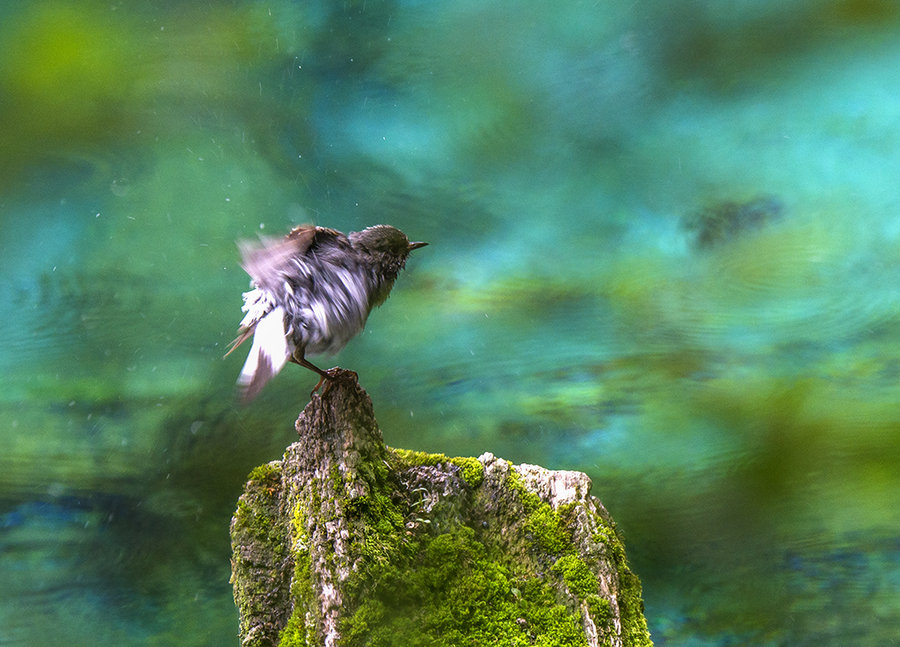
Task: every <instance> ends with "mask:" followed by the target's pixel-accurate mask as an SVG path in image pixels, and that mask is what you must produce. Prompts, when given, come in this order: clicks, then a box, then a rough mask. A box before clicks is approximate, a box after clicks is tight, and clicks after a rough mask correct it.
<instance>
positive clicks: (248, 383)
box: [238, 306, 292, 400]
mask: <svg viewBox="0 0 900 647" xmlns="http://www.w3.org/2000/svg"><path fill="white" fill-rule="evenodd" d="M291 345H292V344H289V342H288V339H287V335H286V334H285V330H284V309H283V308H281V307H280V306H279V307H277V308H275V309H273V310H272V311H271V312H269V313H268V314H266V316H264V317H263V318H262V319H260V320H259V323H257V324H256V328H255V329H254V330H253V346H251V348H250V354H249V355H248V356H247V361H246V362H244V368H242V369H241V374H240V375H239V376H238V384H239V385H240V386H241V388H242V389H243V390H244V397H245V399H248V400H249V399H251V398H253V397H254V396H255V395H256V394H257V393H259V391H260V389H262V387H263V385H265V383H266V382H268V381H269V380H270V379H272V378H273V377H274V376H275V375H277V374H278V371H280V370H281V369H282V368H284V365H285V363H286V362H287V360H288V358H289V357H290V356H291V348H290V346H291Z"/></svg>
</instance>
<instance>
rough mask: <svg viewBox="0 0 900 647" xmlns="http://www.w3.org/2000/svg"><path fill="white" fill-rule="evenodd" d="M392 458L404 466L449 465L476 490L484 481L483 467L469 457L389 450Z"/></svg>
mask: <svg viewBox="0 0 900 647" xmlns="http://www.w3.org/2000/svg"><path fill="white" fill-rule="evenodd" d="M390 451H391V453H392V454H393V455H394V457H396V458H398V459H399V460H400V462H401V463H403V465H405V466H409V467H411V466H414V465H442V464H444V463H451V464H453V465H456V466H457V467H458V468H459V469H460V476H462V479H463V481H465V482H466V484H467V485H468V486H469V487H471V488H473V489H474V488H477V487H478V486H479V485H481V483H482V481H484V465H483V464H482V462H481V461H479V460H478V459H477V458H472V457H471V456H456V457H454V458H450V457H448V456H447V455H446V454H431V453H428V452H417V451H413V450H410V449H391V450H390Z"/></svg>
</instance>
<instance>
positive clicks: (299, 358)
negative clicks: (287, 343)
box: [291, 348, 331, 397]
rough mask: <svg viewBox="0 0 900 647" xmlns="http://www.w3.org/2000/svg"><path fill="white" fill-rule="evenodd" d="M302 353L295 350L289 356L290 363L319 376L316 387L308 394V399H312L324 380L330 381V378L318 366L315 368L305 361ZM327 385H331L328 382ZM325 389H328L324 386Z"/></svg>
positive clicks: (299, 350)
mask: <svg viewBox="0 0 900 647" xmlns="http://www.w3.org/2000/svg"><path fill="white" fill-rule="evenodd" d="M303 353H304V351H303V349H302V348H299V349H297V350H295V351H294V354H293V355H291V361H292V362H294V364H299V365H300V366H302V367H304V368H308V369H309V370H311V371H315V372H316V373H318V374H319V381H318V382H316V386H315V387H314V388H313V390H312V392H311V393H310V394H309V397H312V396H313V395H314V394H315V393H316V391H318V390H319V389H320V388H321V387H322V383H323V382H324V381H325V380H330V379H331V376H330V375H328V373H326V372H325V371H323V370H322V369H320V368H319V367H318V366H316V365H315V364H313V363H312V362H310V361H309V360H308V359H306V357H304V356H303ZM329 384H331V383H330V382H329ZM325 389H326V390H327V389H328V387H327V386H326V387H325Z"/></svg>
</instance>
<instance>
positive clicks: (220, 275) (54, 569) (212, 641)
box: [0, 0, 900, 647]
mask: <svg viewBox="0 0 900 647" xmlns="http://www.w3.org/2000/svg"><path fill="white" fill-rule="evenodd" d="M0 51H2V58H0V250H2V254H0V276H2V282H0V317H2V321H3V329H4V335H3V344H2V347H0V387H2V388H0V434H2V435H0V438H2V444H3V449H2V451H0V582H2V583H3V586H2V587H0V645H27V646H29V647H31V646H34V647H40V646H44V645H47V646H49V645H54V646H55V645H58V644H60V643H61V642H62V643H65V644H68V645H92V646H105V645H116V646H122V645H178V646H193V645H197V646H199V645H210V646H212V645H215V646H220V645H229V644H234V645H236V644H237V643H238V640H237V636H236V635H237V616H236V611H235V609H234V605H233V602H232V599H231V588H230V585H229V582H228V578H229V573H230V570H229V555H230V548H229V539H228V523H229V519H230V514H231V511H232V510H233V508H234V505H235V501H236V499H237V496H238V495H239V493H240V491H241V487H242V484H243V481H244V479H245V477H246V475H247V473H248V472H249V471H250V469H252V468H253V467H254V466H256V465H258V464H260V463H262V462H265V461H268V460H272V459H275V458H278V457H280V455H281V453H282V451H283V449H284V447H285V446H286V445H287V444H288V443H290V442H292V440H293V438H294V435H295V432H294V430H293V424H292V423H293V420H294V419H295V418H296V416H297V414H298V412H299V411H300V409H301V408H302V407H303V406H304V405H305V404H306V402H307V401H308V392H309V389H310V388H311V387H312V386H313V384H314V383H315V381H316V380H315V376H314V375H313V374H312V373H310V372H308V371H304V370H301V369H298V368H297V367H294V366H289V367H287V369H286V370H285V371H284V373H283V374H281V375H280V376H279V377H278V378H277V379H276V380H274V381H273V382H272V383H271V384H270V385H269V386H267V387H266V389H265V391H264V392H263V394H262V395H261V396H260V398H259V399H258V400H257V401H255V402H254V403H253V404H252V405H250V406H248V407H241V406H239V405H238V404H237V403H236V401H235V398H234V392H233V385H234V380H235V378H236V376H237V373H238V371H239V370H240V366H241V363H242V361H243V354H242V353H236V355H235V356H231V357H229V358H227V359H226V360H224V361H223V359H222V355H223V353H224V351H225V347H226V345H227V343H228V342H229V341H230V340H231V339H232V338H233V337H234V334H235V329H236V326H237V323H238V321H239V320H240V317H241V312H240V306H241V292H242V291H243V290H245V289H246V287H247V277H246V275H245V274H244V273H243V271H242V270H241V268H240V267H239V265H238V254H237V249H236V247H235V240H236V239H239V238H253V237H255V236H256V235H258V234H265V235H280V234H282V233H284V232H286V231H287V230H288V229H289V228H290V227H291V226H293V225H294V224H298V223H302V222H314V223H316V224H319V225H323V226H329V227H334V228H338V229H342V230H344V231H347V230H357V229H360V228H362V227H365V226H367V225H371V224H376V223H381V222H385V223H389V224H392V225H395V226H397V227H400V228H401V229H403V230H404V231H405V232H406V233H408V234H409V236H410V237H411V238H412V239H416V240H426V241H429V242H430V243H431V245H430V246H429V247H427V248H425V249H424V250H421V251H419V252H416V253H415V255H414V256H413V257H412V259H411V260H410V262H409V264H408V267H407V270H406V271H405V272H404V273H403V274H402V275H401V277H400V279H399V281H398V283H397V285H396V287H395V290H394V293H393V294H392V296H391V298H390V300H389V301H388V302H387V303H386V304H385V306H384V307H383V308H381V309H379V310H377V311H376V312H375V313H373V315H372V317H371V318H370V321H369V325H368V327H367V328H366V330H365V332H364V333H363V334H362V335H360V337H359V338H357V339H356V340H354V341H353V342H351V344H350V345H349V346H348V347H347V348H346V349H345V350H344V351H343V352H342V353H341V354H340V355H339V356H338V357H336V358H334V359H330V358H320V361H319V362H318V363H319V364H320V365H325V366H331V365H333V364H340V365H341V366H344V367H347V368H352V369H353V370H356V371H357V372H358V373H359V375H360V380H361V382H362V384H363V386H364V387H365V388H366V389H367V390H368V391H369V393H370V394H371V396H372V398H373V401H374V403H375V411H376V414H377V416H378V419H379V422H380V425H381V427H382V430H383V432H384V435H385V439H386V441H387V442H388V443H389V444H390V445H393V446H399V447H409V448H413V449H423V450H429V451H440V452H446V453H450V454H458V455H479V454H481V453H482V452H484V451H491V452H493V453H495V454H497V455H500V456H503V457H505V458H508V459H510V460H512V461H514V462H531V463H539V464H541V465H544V466H546V467H550V468H554V469H577V470H583V471H585V472H587V473H588V474H589V475H590V476H591V478H592V479H593V482H594V494H596V495H597V496H599V497H600V498H601V499H602V501H603V502H604V503H605V504H606V506H607V507H608V508H609V510H610V511H611V513H612V514H613V516H614V517H615V519H616V520H617V522H618V524H619V527H620V529H621V530H622V532H623V534H624V536H625V540H626V546H627V549H628V554H629V557H630V559H631V562H632V566H633V568H634V570H635V571H636V572H637V574H638V575H639V576H640V577H641V580H642V582H643V585H644V597H645V602H646V613H647V618H648V622H649V626H650V630H651V632H652V634H653V639H654V641H655V643H656V644H657V645H689V646H704V647H705V646H712V645H739V644H740V645H744V644H746V645H849V644H853V645H862V646H868V645H872V646H874V645H888V644H896V643H897V641H898V638H897V637H898V636H900V505H898V499H900V496H898V495H900V410H898V406H897V404H898V400H900V386H898V379H900V358H898V339H900V218H898V213H900V186H898V184H900V182H898V178H900V153H898V150H900V6H898V5H896V3H893V2H889V1H887V0H798V1H795V2H791V3H784V2H767V1H753V2H750V1H742V2H741V1H739V2H729V3H718V2H710V1H707V2H702V1H699V0H698V1H688V2H677V3H674V2H642V1H637V2H628V3H624V2H620V3H596V2H581V1H577V0H566V1H565V2H541V1H538V0H523V1H520V2H516V3H498V2H485V1H483V0H479V1H475V0H469V1H466V0H448V1H446V2H418V1H409V2H400V1H397V2H385V1H377V0H362V1H355V0H352V1H347V2H315V1H312V2H288V1H287V0H272V1H269V2H251V1H247V0H245V1H235V2H211V3H202V4H201V3H194V2H145V3H129V2H99V1H97V0H86V1H84V2H79V3H77V4H76V3H68V2H47V1H38V2H15V1H11V2H5V3H3V4H2V5H0Z"/></svg>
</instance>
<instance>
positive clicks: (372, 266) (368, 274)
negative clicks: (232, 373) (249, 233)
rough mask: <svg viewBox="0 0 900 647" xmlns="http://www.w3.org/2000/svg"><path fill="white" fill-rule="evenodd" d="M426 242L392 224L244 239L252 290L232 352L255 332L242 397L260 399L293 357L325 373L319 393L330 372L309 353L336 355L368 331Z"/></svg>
mask: <svg viewBox="0 0 900 647" xmlns="http://www.w3.org/2000/svg"><path fill="white" fill-rule="evenodd" d="M427 244H428V243H411V242H409V239H408V238H407V237H406V234H404V233H403V232H402V231H400V230H399V229H396V228H394V227H391V226H389V225H375V226H374V227H369V228H367V229H363V230H362V231H352V232H350V233H349V234H342V233H341V232H339V231H335V230H334V229H326V228H325V227H315V226H313V225H300V226H298V227H294V229H292V230H291V232H290V233H289V234H288V235H287V236H285V237H284V238H283V239H280V240H278V239H272V238H263V239H261V240H260V241H259V242H250V241H241V242H239V243H238V247H239V249H240V252H241V258H242V262H241V266H242V267H243V268H244V269H245V270H246V271H247V274H249V275H250V278H251V282H250V284H251V287H252V288H253V289H252V290H250V291H249V292H245V293H244V306H243V308H242V309H243V311H244V312H246V313H247V314H246V315H245V316H244V319H243V320H242V321H241V324H240V328H239V329H238V337H237V339H235V340H234V341H233V342H231V344H230V348H229V350H228V353H226V357H227V356H228V355H229V354H230V353H231V352H232V351H234V349H235V348H237V347H238V346H240V345H241V344H242V343H243V342H244V341H245V340H246V339H248V338H249V337H251V336H252V337H253V344H252V346H251V348H250V355H249V356H248V357H247V361H246V363H245V364H244V368H243V369H242V370H241V374H240V376H238V386H239V387H240V390H241V395H242V398H243V400H244V401H245V402H248V401H250V400H252V399H253V398H254V397H256V395H257V394H258V393H259V392H260V390H261V389H262V388H263V386H264V385H265V384H266V382H268V381H269V380H270V379H272V378H273V377H274V376H275V375H277V374H278V372H279V371H280V370H281V369H282V368H283V367H284V365H285V363H286V362H287V361H289V360H290V361H292V362H294V363H296V364H299V365H300V366H305V367H306V368H308V369H310V370H311V371H315V372H316V373H318V374H319V382H318V384H316V387H315V388H314V389H313V393H315V392H316V391H318V390H319V387H320V386H322V382H323V381H324V380H325V379H328V377H329V376H328V374H327V373H326V372H325V371H323V370H322V369H320V368H318V367H317V366H315V365H314V364H312V363H311V362H310V361H309V360H307V359H306V355H307V354H310V355H318V354H320V353H329V354H332V353H336V352H338V351H339V350H341V349H342V348H343V347H344V346H345V345H346V344H347V342H348V341H350V339H352V338H353V337H354V336H355V335H357V334H358V333H359V332H360V331H362V329H363V328H364V327H365V325H366V319H367V318H368V316H369V313H370V312H371V311H372V308H374V307H375V306H380V305H381V304H382V303H384V302H385V300H386V299H387V298H388V295H389V294H390V292H391V288H392V287H393V285H394V281H395V280H396V279H397V275H398V274H399V273H400V270H402V269H403V267H404V265H406V258H407V256H409V253H410V252H411V251H412V250H414V249H418V248H419V247H424V246H425V245H427Z"/></svg>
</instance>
